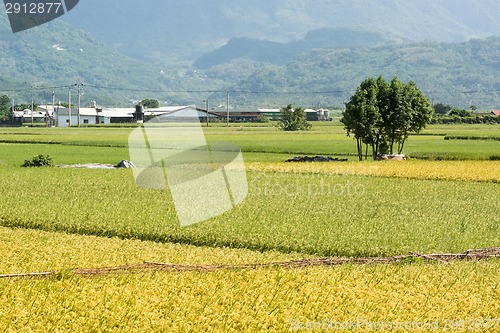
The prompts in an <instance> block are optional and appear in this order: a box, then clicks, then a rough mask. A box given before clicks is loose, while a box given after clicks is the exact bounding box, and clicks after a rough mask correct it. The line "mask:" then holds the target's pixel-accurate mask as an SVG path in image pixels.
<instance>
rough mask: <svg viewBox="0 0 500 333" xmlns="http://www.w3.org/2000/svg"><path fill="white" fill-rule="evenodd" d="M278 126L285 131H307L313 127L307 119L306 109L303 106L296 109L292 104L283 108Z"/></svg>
mask: <svg viewBox="0 0 500 333" xmlns="http://www.w3.org/2000/svg"><path fill="white" fill-rule="evenodd" d="M278 127H279V128H281V129H282V130H284V131H305V130H309V129H310V128H311V124H309V123H308V122H307V120H306V111H305V110H304V109H303V108H301V107H296V108H295V109H294V108H293V107H292V105H291V104H288V105H287V106H286V107H284V108H282V109H281V120H280V121H279V122H278Z"/></svg>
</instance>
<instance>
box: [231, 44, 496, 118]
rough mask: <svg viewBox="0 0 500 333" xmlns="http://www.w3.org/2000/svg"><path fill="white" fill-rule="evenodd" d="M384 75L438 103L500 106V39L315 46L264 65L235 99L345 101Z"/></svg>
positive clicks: (237, 88) (243, 84)
mask: <svg viewBox="0 0 500 333" xmlns="http://www.w3.org/2000/svg"><path fill="white" fill-rule="evenodd" d="M379 75H383V76H384V77H385V78H387V79H389V80H390V79H391V78H392V77H393V76H398V77H399V78H400V79H401V80H403V81H409V80H413V81H415V82H416V83H417V85H418V86H419V87H420V88H421V89H422V90H423V91H424V92H426V93H427V95H428V97H430V98H431V99H433V100H434V101H435V102H445V103H449V104H451V105H454V106H460V107H464V108H469V107H470V106H471V105H476V106H478V107H479V108H484V109H487V108H498V107H499V106H500V37H490V38H488V39H482V40H479V39H478V40H471V41H469V42H465V43H436V42H423V43H410V44H400V45H391V46H381V47H375V48H366V49H356V50H314V51H312V52H309V53H305V54H302V55H300V56H298V57H296V58H295V59H294V60H293V61H292V62H290V63H289V64H287V65H286V66H282V67H278V66H268V67H265V68H262V69H259V70H257V71H255V72H254V73H253V74H252V75H251V76H249V77H248V78H247V79H245V80H243V81H241V82H240V83H239V84H238V85H236V86H234V87H233V89H232V90H234V91H241V92H239V93H237V94H235V95H236V96H235V97H234V98H235V99H237V100H238V101H239V102H240V103H241V104H248V103H255V104H268V103H272V104H274V103H277V104H278V105H285V104H286V103H297V104H301V105H315V104H318V103H320V104H322V105H332V104H335V105H341V104H342V103H343V102H344V101H347V100H348V99H349V98H350V96H351V95H352V93H353V91H354V90H355V89H356V87H357V86H358V85H359V83H360V82H361V81H362V80H363V79H365V78H366V77H368V76H374V77H377V76H379ZM276 91H279V92H281V93H280V94H277V93H274V92H276Z"/></svg>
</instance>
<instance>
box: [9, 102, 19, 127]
mask: <svg viewBox="0 0 500 333" xmlns="http://www.w3.org/2000/svg"><path fill="white" fill-rule="evenodd" d="M15 105H16V103H15V102H14V95H12V117H11V119H10V122H11V123H12V124H14V111H16V107H15ZM21 125H22V124H21Z"/></svg>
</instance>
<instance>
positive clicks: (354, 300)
mask: <svg viewBox="0 0 500 333" xmlns="http://www.w3.org/2000/svg"><path fill="white" fill-rule="evenodd" d="M0 244H1V248H2V254H3V255H4V258H9V259H8V260H2V262H1V263H0V267H1V269H0V270H1V271H2V272H6V271H10V272H12V271H23V270H28V271H29V270H30V269H37V268H38V269H40V270H44V269H49V268H53V269H70V268H76V267H89V266H92V267H100V266H107V265H115V264H123V263H137V262H140V261H141V260H145V259H148V260H157V261H160V262H173V263H192V264H198V263H205V264H206V263H213V264H221V263H245V262H268V261H276V260H290V259H297V258H300V257H303V256H302V255H299V254H287V255H284V254H280V253H276V252H265V253H260V252H252V251H248V250H234V249H214V248H199V247H193V246H188V245H174V244H157V243H151V242H141V241H134V240H119V239H104V238H99V237H92V236H78V235H67V234H61V233H48V232H43V231H33V230H17V229H13V230H12V229H7V228H0ZM499 272H500V262H499V261H484V262H459V263H454V264H448V265H443V264H421V263H407V264H399V265H390V266H389V265H382V266H380V265H379V266H356V265H348V266H336V267H334V268H322V267H312V268H307V269H297V270H287V269H277V268H276V269H249V270H239V271H219V272H205V273H196V272H187V273H186V272H185V273H151V274H137V275H128V274H126V275H115V276H110V277H92V278H86V277H81V276H74V275H70V274H68V273H62V274H59V275H56V276H53V277H49V278H42V279H40V278H38V279H14V280H13V279H10V280H6V279H0V300H1V301H0V316H1V318H2V319H1V320H0V331H5V332H32V331H44V332H51V331H68V332H69V331H70V332H89V331H96V332H122V331H126V332H144V331H148V332H189V331H192V332H255V331H258V332H289V331H290V328H292V327H298V325H307V323H308V322H309V323H315V322H316V323H318V322H319V323H321V324H322V325H326V326H325V327H327V328H330V327H334V326H333V325H335V323H344V322H346V321H349V320H350V321H351V322H356V323H357V321H358V320H362V321H363V325H362V326H361V329H360V330H361V331H365V332H370V331H377V330H375V329H373V330H370V329H366V325H367V324H368V323H369V322H371V323H380V322H381V321H384V322H386V323H388V322H392V323H394V325H396V324H397V323H404V324H407V323H412V324H413V325H417V323H428V322H429V321H431V322H435V321H436V320H439V323H440V327H441V329H440V330H439V331H444V330H443V327H444V325H445V324H446V320H447V319H448V320H450V321H451V320H453V319H456V320H465V321H466V323H467V325H468V324H469V323H468V322H467V321H468V320H470V319H474V320H484V322H483V325H485V323H486V321H485V320H486V319H494V318H495V317H498V314H499V313H500V279H499V274H498V273H499ZM294 320H295V321H294ZM301 323H302V324H301ZM424 325H425V324H424ZM304 327H305V326H304ZM497 327H498V326H497ZM316 331H319V330H316ZM410 331H411V330H410ZM456 331H457V332H461V331H466V330H461V329H458V330H456ZM482 331H487V332H495V330H493V329H490V330H482Z"/></svg>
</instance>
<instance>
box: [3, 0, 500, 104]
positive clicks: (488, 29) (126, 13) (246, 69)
mask: <svg viewBox="0 0 500 333" xmlns="http://www.w3.org/2000/svg"><path fill="white" fill-rule="evenodd" d="M498 17H500V2H498V1H496V0H495V1H493V0H458V1H457V0H455V1H452V0H419V1H417V0H409V1H397V0H392V1H387V0H370V1H368V0H339V1H326V0H323V1H320V0H318V1H307V0H302V1H297V0H288V1H285V0H267V1H262V0H256V1H251V2H250V1H241V0H240V1H229V0H213V1H203V0H190V1H171V0H168V1H158V0H155V1H153V0H141V1H132V0H106V1H100V0H99V1H98V0H85V1H80V3H79V5H78V6H77V7H76V8H75V9H74V10H73V11H71V12H70V13H69V14H67V15H65V16H63V19H64V20H65V21H66V23H65V22H62V21H61V20H56V21H53V22H51V23H49V24H47V25H44V26H41V27H38V28H35V29H32V30H29V31H26V32H23V33H19V34H12V33H11V32H10V31H9V28H8V23H7V21H6V18H5V15H4V13H3V12H2V13H1V14H0V56H1V58H0V89H8V88H11V87H13V86H14V87H24V88H29V87H30V86H32V85H33V84H36V85H37V86H60V85H66V84H69V83H73V82H75V83H76V81H77V80H78V79H80V80H82V82H84V83H85V84H87V88H86V90H85V93H86V95H85V96H84V100H85V102H90V100H97V101H98V103H100V104H108V105H129V104H130V103H132V102H131V101H132V100H135V99H142V98H157V99H160V100H161V101H165V102H167V103H169V104H199V105H204V103H203V101H204V100H205V99H207V98H210V100H211V101H213V102H214V103H217V102H218V103H222V102H223V101H224V100H225V91H226V90H231V91H232V98H233V99H232V104H233V105H234V106H236V107H245V106H253V105H256V106H264V107H265V106H275V107H279V106H283V105H284V104H287V103H298V104H302V105H303V106H312V105H317V104H321V105H337V106H340V105H341V104H342V103H343V102H344V101H345V100H346V99H348V98H349V96H350V94H352V90H354V89H355V88H356V86H357V85H358V84H359V83H360V82H361V81H362V80H363V79H364V78H366V76H378V75H384V76H385V77H386V78H387V79H389V80H390V79H391V78H392V76H394V75H397V76H398V77H400V78H401V79H402V80H405V81H407V80H409V79H413V80H415V81H416V82H417V84H418V85H419V86H420V87H421V88H422V89H423V90H425V91H428V92H429V97H431V98H433V99H435V101H436V102H445V103H449V104H452V105H456V106H460V107H469V106H470V105H471V103H473V104H475V105H477V106H478V107H480V108H498V107H500V93H499V90H500V75H499V74H500V73H499V69H500V63H498V61H497V60H495V59H500V45H499V39H498V38H490V39H484V38H486V37H488V36H492V35H496V36H500V20H498V19H497V18H498ZM471 38H482V39H481V40H477V41H471V42H467V43H465V41H467V40H470V39H471ZM93 86H98V87H101V88H100V89H98V88H94V87H93ZM109 88H118V89H109ZM214 91H219V93H217V92H215V93H214ZM266 92H267V93H266ZM269 92H276V93H269ZM278 92H281V93H278ZM323 92H324V93H323ZM332 92H335V93H332ZM30 94H31V92H30V93H27V92H26V93H25V92H20V93H18V95H19V96H20V97H21V98H25V99H26V98H28V97H29V95H30ZM58 94H63V93H62V92H61V93H58ZM64 94H67V92H66V93H64ZM36 96H38V97H37V98H39V99H48V98H51V93H49V91H43V92H40V93H37V95H36ZM60 98H61V99H63V96H61V97H60ZM58 99H59V98H58ZM282 104H283V105H282Z"/></svg>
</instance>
